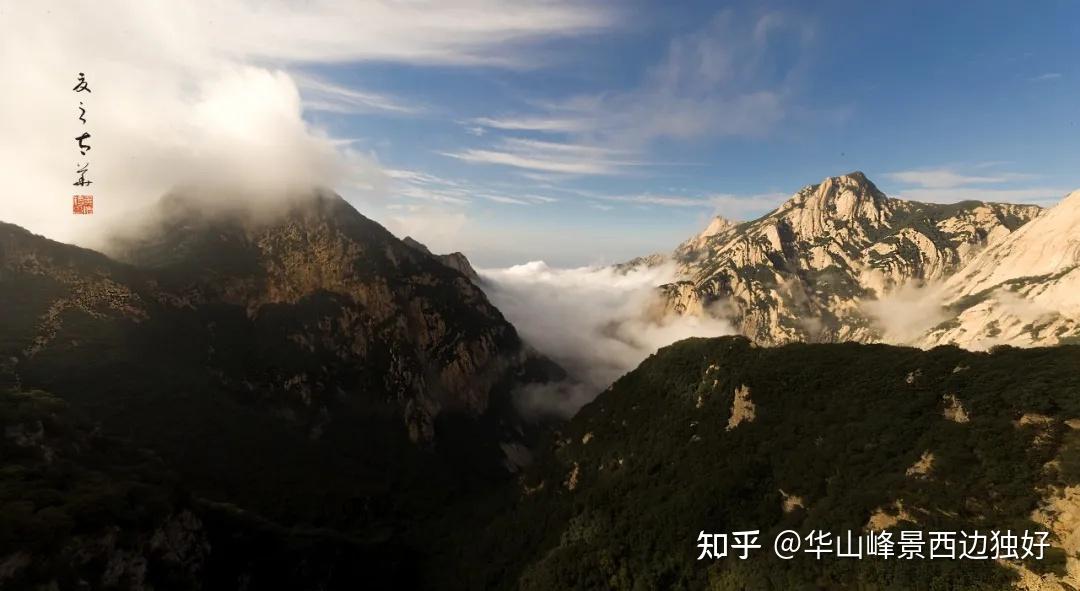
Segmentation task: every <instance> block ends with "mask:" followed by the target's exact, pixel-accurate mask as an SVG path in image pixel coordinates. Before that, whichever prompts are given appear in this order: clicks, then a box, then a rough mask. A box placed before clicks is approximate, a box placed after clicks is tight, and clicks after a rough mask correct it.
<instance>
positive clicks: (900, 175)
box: [885, 168, 1031, 189]
mask: <svg viewBox="0 0 1080 591" xmlns="http://www.w3.org/2000/svg"><path fill="white" fill-rule="evenodd" d="M885 176H886V177H888V178H890V179H892V180H894V181H898V182H902V183H907V184H912V185H918V186H920V187H929V188H935V189H940V188H952V187H959V186H963V185H984V184H990V183H1006V182H1012V181H1019V180H1027V179H1030V178H1031V176H1030V175H1026V174H1017V173H1000V174H992V175H981V176H976V175H965V174H961V173H958V172H956V171H955V170H953V169H951V168H931V169H920V170H902V171H899V172H891V173H888V174H887V175H885Z"/></svg>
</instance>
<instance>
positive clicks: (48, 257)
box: [0, 195, 561, 531]
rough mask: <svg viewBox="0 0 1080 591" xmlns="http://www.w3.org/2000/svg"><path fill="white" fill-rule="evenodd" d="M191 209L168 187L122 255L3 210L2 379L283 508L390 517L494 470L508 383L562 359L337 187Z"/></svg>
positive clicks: (270, 507) (513, 426)
mask: <svg viewBox="0 0 1080 591" xmlns="http://www.w3.org/2000/svg"><path fill="white" fill-rule="evenodd" d="M202 211H204V209H203V208H201V207H199V206H198V205H197V204H195V203H192V202H190V201H189V200H185V199H177V198H174V199H171V200H166V201H165V202H163V203H162V204H161V213H162V215H161V219H160V221H159V222H156V225H154V226H153V227H151V228H150V229H149V230H148V231H147V232H145V233H142V234H141V235H140V236H139V237H137V238H126V239H123V240H118V241H117V243H116V244H115V246H114V248H113V249H111V253H112V254H113V258H109V257H107V256H105V255H102V254H99V253H96V252H92V251H88V250H84V249H80V248H75V247H72V246H69V245H63V244H59V243H55V242H52V241H49V240H47V239H44V238H42V237H39V236H34V235H32V234H30V233H28V232H26V231H25V230H22V229H21V228H18V227H15V226H11V225H8V224H3V225H0V309H2V310H3V313H2V314H0V360H2V361H0V386H19V387H26V388H41V389H46V390H48V391H51V392H53V393H54V394H56V395H57V396H59V397H61V398H63V399H65V400H66V401H68V402H69V403H70V404H71V405H72V406H73V407H74V408H75V409H76V410H77V411H78V412H79V413H82V414H85V415H87V416H88V417H90V418H91V419H92V420H95V421H99V422H100V423H101V425H102V428H103V429H104V430H105V431H106V432H111V433H121V434H123V435H124V436H126V437H130V438H131V439H132V440H133V441H135V442H136V443H137V444H138V445H140V446H146V447H148V448H152V449H154V450H155V451H157V452H159V453H161V454H162V456H163V457H164V458H165V460H166V461H167V462H169V464H170V466H172V467H174V468H175V469H176V470H177V471H178V472H179V473H180V474H181V476H182V477H183V478H184V480H185V483H187V484H188V485H189V486H190V487H191V488H192V489H193V490H195V491H197V492H198V494H200V495H203V496H205V497H206V498H208V499H210V500H213V501H226V502H229V503H234V504H236V505H239V506H241V507H244V508H245V509H249V510H254V511H257V512H259V513H261V514H263V515H267V516H269V517H272V518H275V519H276V518H281V519H285V520H288V521H289V522H290V523H296V522H303V523H322V522H325V521H327V520H334V521H335V523H338V524H340V525H341V526H342V527H355V528H357V529H358V530H363V531H367V530H368V529H371V528H378V527H382V524H385V523H393V524H396V525H400V524H401V523H403V521H405V518H403V515H410V514H414V513H416V512H422V511H428V510H430V509H429V508H428V507H430V506H431V503H432V502H433V501H432V497H435V498H438V497H439V496H440V495H443V494H450V491H454V490H457V489H458V488H460V487H461V486H465V485H466V484H465V483H467V482H473V479H476V478H481V479H490V478H498V477H500V475H502V474H505V468H504V463H505V462H507V460H508V459H507V458H506V456H505V454H504V452H503V451H502V450H503V449H504V448H506V447H512V446H513V445H514V444H520V443H521V442H522V441H523V440H525V439H527V437H528V436H529V428H530V427H529V425H527V424H525V423H523V422H522V421H521V420H520V419H519V418H518V417H517V415H516V413H515V410H514V408H513V404H512V401H511V399H510V392H511V389H512V388H514V387H515V385H517V384H520V383H523V382H528V381H543V380H545V379H547V378H551V377H559V376H560V375H561V374H560V371H561V370H560V369H559V368H558V367H557V366H555V365H554V364H552V363H551V362H549V361H547V360H545V359H543V358H542V357H540V356H538V355H537V354H535V353H532V352H531V351H530V350H528V349H527V348H526V347H524V346H523V344H522V342H521V340H520V339H519V337H518V335H517V333H516V331H515V330H514V328H513V327H512V326H511V325H510V324H509V323H508V322H507V321H506V320H505V319H504V318H503V317H502V315H501V314H500V313H499V311H498V310H497V309H495V308H494V306H492V305H491V304H490V303H489V302H488V300H487V298H486V296H485V295H484V294H483V292H482V291H480V289H479V288H477V287H476V286H475V285H474V284H473V283H472V282H471V281H470V280H469V279H468V278H467V277H466V276H465V275H463V274H462V273H461V272H459V271H457V270H455V269H453V268H450V267H448V266H446V265H445V264H444V263H443V262H442V261H439V260H437V259H435V258H434V257H432V256H431V255H428V254H426V253H424V252H422V251H420V250H417V249H416V248H413V247H411V246H408V245H406V244H405V243H403V242H402V241H400V240H398V239H396V238H395V237H394V236H392V235H391V234H390V233H389V232H387V231H386V230H385V229H384V228H382V227H381V226H379V225H378V224H376V223H374V222H372V221H370V220H368V219H366V218H364V217H363V216H361V215H360V214H359V213H357V212H356V211H355V210H354V209H353V208H352V207H351V206H349V205H348V204H347V203H345V202H344V201H343V200H342V199H340V198H339V197H336V196H332V195H315V196H312V197H310V198H305V199H300V200H297V201H296V202H294V203H292V204H290V205H289V207H288V208H286V209H285V210H283V211H281V212H280V215H274V216H269V217H263V218H261V219H252V218H250V217H248V216H245V215H241V214H239V213H236V214H232V215H227V214H217V215H214V216H208V215H204V214H202V213H201V212H202ZM119 260H123V261H124V262H119ZM436 504H437V502H436Z"/></svg>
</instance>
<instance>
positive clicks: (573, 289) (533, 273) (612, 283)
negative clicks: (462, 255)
mask: <svg viewBox="0 0 1080 591" xmlns="http://www.w3.org/2000/svg"><path fill="white" fill-rule="evenodd" d="M479 273H480V275H481V277H482V278H483V279H484V281H485V285H484V288H485V290H486V291H487V293H488V296H489V297H490V298H491V300H492V301H493V302H494V303H495V305H496V306H497V307H498V308H499V310H501V311H502V312H503V313H504V314H505V315H506V317H507V318H508V319H509V320H510V321H511V323H513V324H514V326H515V327H516V328H517V329H518V331H519V332H520V333H521V335H522V338H523V339H524V340H525V341H526V342H528V343H529V344H531V345H533V346H534V347H536V348H537V349H539V350H540V351H543V352H544V353H545V354H547V355H550V356H551V357H552V358H553V359H554V360H555V361H557V362H558V363H559V364H561V365H562V366H563V367H565V368H566V369H567V371H568V372H569V373H570V374H571V377H572V379H571V381H569V382H568V383H564V384H560V385H558V386H556V387H554V388H552V387H550V386H548V387H542V388H531V389H525V390H523V391H522V392H521V393H520V396H521V400H520V402H521V404H522V405H523V407H524V408H525V409H526V410H529V411H532V412H537V413H554V414H559V415H562V416H569V415H570V414H572V413H573V412H575V411H577V409H578V408H580V407H581V406H582V405H583V404H585V403H587V402H589V401H590V400H592V399H593V398H594V397H595V396H596V395H597V394H599V393H600V391H601V390H603V389H604V388H606V387H607V386H608V385H609V384H611V383H612V382H613V381H614V380H615V379H616V378H618V377H619V376H621V375H623V374H624V373H626V372H628V371H630V370H631V369H633V368H635V367H637V366H638V364H640V363H641V362H642V361H643V360H644V359H645V358H646V357H648V356H649V355H650V354H652V353H654V352H655V351H656V350H657V349H659V348H660V347H663V346H666V345H669V344H671V343H674V342H676V341H679V340H682V339H685V338H689V337H692V336H699V337H715V336H721V335H725V334H732V332H733V330H732V328H731V326H730V325H729V324H728V323H727V322H725V321H723V320H719V319H715V318H699V317H692V316H666V317H663V318H660V317H659V315H658V314H652V313H650V309H652V308H653V306H654V305H655V304H656V302H657V292H656V289H655V288H656V286H657V285H661V284H664V283H668V282H670V281H672V280H673V279H674V277H675V269H674V267H672V266H660V267H654V268H651V269H643V268H642V269H636V270H633V271H631V272H629V273H626V274H622V273H618V272H616V271H615V270H614V269H613V268H611V267H580V268H575V269H557V268H551V267H549V266H548V265H546V264H545V263H543V262H540V261H535V262H531V263H527V264H524V265H517V266H514V267H509V268H504V269H482V270H480V271H479Z"/></svg>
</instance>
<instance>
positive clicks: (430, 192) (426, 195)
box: [386, 169, 558, 206]
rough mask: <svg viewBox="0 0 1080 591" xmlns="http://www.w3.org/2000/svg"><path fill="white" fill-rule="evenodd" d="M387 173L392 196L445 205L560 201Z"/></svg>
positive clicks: (422, 175) (414, 173)
mask: <svg viewBox="0 0 1080 591" xmlns="http://www.w3.org/2000/svg"><path fill="white" fill-rule="evenodd" d="M386 174H387V176H388V177H390V178H391V179H393V182H392V183H391V186H390V188H389V191H390V193H391V194H392V195H393V196H396V197H406V198H409V199H413V200H420V201H428V202H432V203H439V204H444V205H458V206H464V205H469V204H471V203H474V202H475V200H476V199H481V200H484V201H489V202H492V203H501V204H504V205H543V204H547V203H554V202H556V201H558V200H557V199H556V198H554V197H548V196H544V195H533V194H518V193H517V192H514V191H502V190H500V189H499V188H498V187H494V186H488V185H484V184H480V183H473V182H468V181H463V180H453V179H446V178H442V177H439V176H436V175H433V174H429V173H425V172H419V171H415V170H403V169H390V170H387V171H386Z"/></svg>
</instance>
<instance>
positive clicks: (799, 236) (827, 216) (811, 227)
mask: <svg viewBox="0 0 1080 591" xmlns="http://www.w3.org/2000/svg"><path fill="white" fill-rule="evenodd" d="M1039 211H1040V209H1039V208H1038V207H1036V206H1030V205H1007V204H997V203H982V202H976V201H969V202H963V203H957V204H952V205H938V204H928V203H918V202H914V201H904V200H901V199H895V198H890V197H887V196H886V195H885V194H884V193H882V192H881V191H880V190H878V188H877V187H876V186H874V184H873V183H872V182H870V181H869V180H868V179H867V178H866V176H865V175H863V174H862V173H860V172H853V173H851V174H847V175H843V176H838V177H831V178H828V179H825V180H824V181H822V182H821V183H819V184H817V185H810V186H807V187H805V188H803V189H801V190H800V191H799V192H798V193H796V194H795V195H794V196H792V197H791V199H789V200H788V201H787V202H786V203H784V204H783V205H781V206H780V207H779V208H777V209H776V210H774V211H773V212H771V213H769V214H767V215H765V216H764V217H762V218H759V219H757V220H753V221H750V222H742V223H733V222H730V221H728V220H725V219H723V218H716V219H715V220H713V221H712V222H711V223H710V224H709V226H708V228H706V229H705V231H703V232H702V233H701V234H699V235H698V236H696V237H694V238H692V239H690V240H688V241H686V242H685V243H683V244H682V245H680V246H679V247H678V248H677V249H676V250H675V252H674V253H673V254H672V255H670V256H669V257H667V258H668V260H673V261H675V262H676V263H677V265H678V267H679V274H680V276H681V277H682V278H681V279H680V280H679V281H678V282H676V283H672V284H668V285H664V286H662V287H661V292H662V294H663V296H664V302H665V303H664V306H663V310H661V313H672V312H674V313H678V314H688V313H689V314H714V315H720V316H724V317H726V318H729V319H730V320H731V321H732V322H733V323H734V325H735V326H736V328H737V329H738V331H739V332H740V333H741V334H744V335H746V336H748V337H750V338H752V339H754V340H755V341H757V342H759V343H762V344H781V343H788V342H794V341H807V342H834V341H845V340H855V341H875V340H880V338H881V336H882V334H881V330H880V329H879V328H878V327H876V326H875V325H874V323H873V321H872V318H871V317H870V316H869V315H868V314H867V312H866V310H864V309H863V307H862V305H861V302H862V301H863V300H867V299H875V298H877V297H879V296H882V295H884V294H886V293H888V292H890V291H891V290H894V289H896V288H898V287H900V286H906V285H908V284H911V283H932V282H937V281H940V280H943V279H945V278H947V277H949V276H951V275H952V274H953V273H955V272H956V271H957V270H958V269H960V268H962V267H964V266H965V265H966V264H968V263H969V262H970V261H971V260H972V258H973V257H974V256H975V255H976V254H977V253H978V252H979V251H980V250H981V249H982V248H984V247H985V246H986V245H987V244H989V243H992V242H995V241H997V240H999V239H1001V238H1002V237H1004V236H1007V235H1009V234H1011V233H1012V232H1013V231H1015V230H1016V229H1017V228H1019V227H1021V226H1022V225H1024V224H1025V223H1026V222H1028V221H1030V220H1031V219H1033V218H1034V217H1035V216H1036V215H1038V213H1039ZM655 262H656V259H655V258H652V259H647V260H644V264H655Z"/></svg>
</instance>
